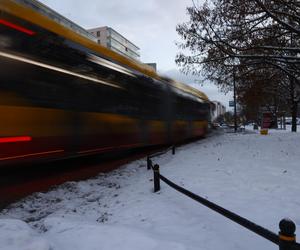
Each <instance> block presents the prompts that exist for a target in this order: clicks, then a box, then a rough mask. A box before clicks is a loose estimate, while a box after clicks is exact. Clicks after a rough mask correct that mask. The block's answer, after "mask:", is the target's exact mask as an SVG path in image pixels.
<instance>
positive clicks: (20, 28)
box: [0, 19, 35, 36]
mask: <svg viewBox="0 0 300 250" xmlns="http://www.w3.org/2000/svg"><path fill="white" fill-rule="evenodd" d="M0 24H3V25H5V26H7V27H9V28H12V29H15V30H18V31H21V32H23V33H25V34H27V35H30V36H33V35H35V32H34V31H32V30H29V29H26V28H24V27H22V26H19V25H16V24H13V23H11V22H8V21H6V20H3V19H0Z"/></svg>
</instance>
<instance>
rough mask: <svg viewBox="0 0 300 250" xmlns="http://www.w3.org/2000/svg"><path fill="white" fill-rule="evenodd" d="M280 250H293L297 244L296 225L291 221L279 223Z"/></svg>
mask: <svg viewBox="0 0 300 250" xmlns="http://www.w3.org/2000/svg"><path fill="white" fill-rule="evenodd" d="M279 228H280V231H279V250H291V249H292V245H293V243H295V242H296V235H295V232H296V225H295V223H294V222H293V221H291V220H290V219H283V220H281V221H280V222H279Z"/></svg>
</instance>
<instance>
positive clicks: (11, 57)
mask: <svg viewBox="0 0 300 250" xmlns="http://www.w3.org/2000/svg"><path fill="white" fill-rule="evenodd" d="M0 56H2V57H6V58H9V59H13V60H17V61H20V62H25V63H29V64H32V65H35V66H39V67H42V68H46V69H50V70H54V71H58V72H61V73H64V74H67V75H72V76H76V77H79V78H83V79H86V80H89V81H92V82H97V83H101V84H104V85H108V86H111V87H114V88H120V89H122V87H120V86H118V85H115V84H112V83H108V82H104V81H101V80H99V79H96V78H92V77H88V76H85V75H81V74H77V73H75V72H72V71H69V70H66V69H62V68H58V67H55V66H51V65H49V64H44V63H40V62H37V61H33V60H30V59H27V58H24V57H20V56H15V55H11V54H7V53H5V52H0Z"/></svg>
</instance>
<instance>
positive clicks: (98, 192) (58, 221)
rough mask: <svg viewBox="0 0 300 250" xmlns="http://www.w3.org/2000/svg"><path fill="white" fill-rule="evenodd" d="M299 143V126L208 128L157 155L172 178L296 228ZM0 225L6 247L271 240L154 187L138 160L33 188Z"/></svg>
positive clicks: (197, 245)
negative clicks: (263, 131)
mask: <svg viewBox="0 0 300 250" xmlns="http://www.w3.org/2000/svg"><path fill="white" fill-rule="evenodd" d="M299 150H300V134H298V133H290V132H288V131H275V130H271V131H270V134H269V135H267V136H262V135H259V134H258V133H250V132H249V133H245V134H219V135H215V136H212V137H208V138H206V139H203V140H200V141H198V142H195V143H192V144H189V145H186V146H183V147H180V148H178V149H177V151H176V155H175V156H172V155H171V153H169V154H166V155H163V156H160V157H157V158H156V159H155V160H154V161H155V162H156V163H159V164H160V169H161V173H162V174H163V175H164V176H166V177H167V178H169V179H171V180H172V181H174V182H175V183H177V184H179V185H182V186H183V187H185V188H186V189H189V190H191V191H192V192H194V193H197V194H199V195H201V196H203V197H206V198H208V199H209V200H211V201H212V202H215V203H217V204H219V205H221V206H224V207H225V208H227V209H229V210H232V211H233V212H235V213H237V214H239V215H241V216H244V217H246V218H247V219H249V220H252V221H253V222H255V223H257V224H260V225H261V226H263V227H266V228H268V229H270V230H272V231H273V232H275V233H277V232H278V230H279V228H278V223H279V221H280V220H281V219H282V218H284V217H289V218H291V219H292V220H293V221H294V222H295V223H296V225H297V226H298V227H299V226H300V214H299V211H300V200H299V197H300V196H299V194H300V185H299V179H300V167H299V161H300V154H299ZM9 218H14V219H18V220H22V221H24V222H20V221H16V220H12V221H10V220H8V219H9ZM0 225H4V226H2V227H0V230H1V231H0V235H1V237H0V246H2V247H3V246H4V249H16V248H12V247H11V248H9V247H10V245H9V244H10V243H9V242H12V241H13V242H14V243H13V244H14V245H13V247H15V246H20V245H22V244H23V243H24V244H23V246H24V247H25V245H28V246H30V244H40V245H39V246H38V247H40V248H34V249H49V246H51V250H56V249H57V250H58V249H59V250H69V249H84V250H93V249H110V250H120V249H164V250H165V249H167V250H168V249H188V250H192V249H193V250H194V249H207V250H216V249H222V250H226V249H228V250H229V249H230V250H238V249H243V250H250V249H251V250H252V249H265V250H273V249H277V248H278V247H277V246H275V245H274V244H273V243H271V242H268V241H267V240H265V239H263V238H261V237H260V236H257V235H255V234H254V233H252V232H250V231H248V230H246V229H244V228H242V227H241V226H239V225H237V224H235V223H233V222H231V221H229V220H228V219H226V218H224V217H222V216H221V215H219V214H217V213H215V212H213V211H211V210H209V209H208V208H206V207H204V206H202V205H200V204H199V203H196V202H195V201H193V200H191V199H189V198H187V197H185V196H184V195H182V194H179V193H178V192H177V191H175V190H173V189H171V188H170V187H168V186H167V185H166V184H164V183H161V191H160V192H158V193H155V194H154V193H153V176H152V172H151V171H147V170H146V161H145V160H139V161H136V162H133V163H131V164H128V165H126V166H124V167H123V168H121V169H119V170H116V171H113V172H111V173H109V174H100V175H99V176H97V177H95V178H93V179H90V180H87V181H80V182H69V183H66V184H64V185H61V186H60V187H57V188H55V189H53V190H51V191H49V192H47V193H36V194H34V195H32V196H30V197H28V198H26V199H25V200H23V201H20V202H18V203H15V204H13V205H11V206H10V207H9V208H7V209H5V210H3V211H2V212H1V213H0ZM9 227H11V228H13V230H12V233H13V234H14V235H16V238H11V237H12V236H11V234H10V233H9V232H8V230H7V229H5V228H9ZM3 228H4V229H3ZM4 232H8V233H4ZM296 233H297V232H296ZM298 234H299V233H298ZM17 235H21V236H22V235H23V236H22V237H21V236H20V237H19V236H17ZM10 239H13V240H10ZM20 242H21V243H20ZM22 242H23V243H22ZM18 244H19V245H18ZM43 244H44V245H43ZM42 247H44V248H42ZM47 247H48V248H47ZM18 249H27V248H22V247H21V248H18ZM28 249H30V248H28Z"/></svg>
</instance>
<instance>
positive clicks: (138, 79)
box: [0, 0, 210, 166]
mask: <svg viewBox="0 0 300 250" xmlns="http://www.w3.org/2000/svg"><path fill="white" fill-rule="evenodd" d="M209 119H210V101H209V99H208V98H207V96H206V95H205V94H204V93H202V92H200V91H198V90H196V89H193V88H191V87H189V86H187V85H184V84H182V83H179V82H176V81H173V80H171V79H167V78H164V77H161V76H159V75H157V74H156V73H155V72H154V71H153V70H152V69H151V68H150V67H148V66H146V65H143V64H141V63H139V62H137V61H134V60H131V59H129V58H126V57H124V56H122V55H119V54H117V53H115V52H113V51H111V50H109V49H107V48H104V47H102V46H100V45H99V44H97V41H96V38H95V37H93V36H92V35H91V34H90V33H88V32H87V31H86V30H84V29H83V28H81V27H79V26H78V25H76V24H74V23H73V22H71V21H70V20H68V19H66V18H64V17H62V16H61V15H59V14H58V13H56V12H55V11H53V10H51V9H50V8H48V7H47V6H45V5H43V4H41V3H40V2H38V1H34V0H0V166H4V165H8V164H20V163H23V162H34V161H39V160H42V159H43V160H51V159H59V158H67V157H75V156H80V155H88V154H99V153H106V152H114V151H119V150H128V149H132V148H138V147H146V146H150V145H162V144H171V143H178V142H182V141H184V140H186V139H189V138H193V137H199V136H203V135H204V134H205V133H206V130H207V127H208V121H209Z"/></svg>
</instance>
